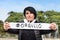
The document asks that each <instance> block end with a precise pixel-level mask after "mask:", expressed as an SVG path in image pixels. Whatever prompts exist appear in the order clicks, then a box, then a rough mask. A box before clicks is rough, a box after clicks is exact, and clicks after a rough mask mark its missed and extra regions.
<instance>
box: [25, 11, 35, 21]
mask: <svg viewBox="0 0 60 40" xmlns="http://www.w3.org/2000/svg"><path fill="white" fill-rule="evenodd" d="M25 17H26V19H27V20H28V21H33V20H34V14H33V13H31V12H30V11H26V13H25Z"/></svg>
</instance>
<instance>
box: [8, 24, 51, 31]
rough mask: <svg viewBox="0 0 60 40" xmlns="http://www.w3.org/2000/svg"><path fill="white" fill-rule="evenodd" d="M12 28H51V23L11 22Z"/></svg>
mask: <svg viewBox="0 0 60 40" xmlns="http://www.w3.org/2000/svg"><path fill="white" fill-rule="evenodd" d="M9 24H10V28H11V29H36V30H50V24H49V23H9Z"/></svg>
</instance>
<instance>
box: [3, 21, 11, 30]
mask: <svg viewBox="0 0 60 40" xmlns="http://www.w3.org/2000/svg"><path fill="white" fill-rule="evenodd" d="M3 28H4V30H8V29H10V25H9V23H8V22H5V23H4V26H3Z"/></svg>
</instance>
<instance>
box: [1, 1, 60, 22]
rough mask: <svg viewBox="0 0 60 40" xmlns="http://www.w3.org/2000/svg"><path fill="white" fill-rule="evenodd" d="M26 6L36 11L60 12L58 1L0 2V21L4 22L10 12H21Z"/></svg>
mask: <svg viewBox="0 0 60 40" xmlns="http://www.w3.org/2000/svg"><path fill="white" fill-rule="evenodd" d="M28 6H32V7H34V8H35V9H36V10H37V11H40V10H43V11H47V10H55V11H59V12H60V0H0V20H2V21H5V20H6V18H7V17H8V16H9V15H8V12H10V11H14V12H23V10H24V8H25V7H28Z"/></svg>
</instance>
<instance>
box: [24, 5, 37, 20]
mask: <svg viewBox="0 0 60 40" xmlns="http://www.w3.org/2000/svg"><path fill="white" fill-rule="evenodd" d="M26 11H30V12H31V13H33V14H34V16H35V17H34V19H36V17H37V13H36V10H35V9H34V8H33V7H30V6H29V7H26V8H25V9H24V12H23V13H24V16H25V14H26Z"/></svg>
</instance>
